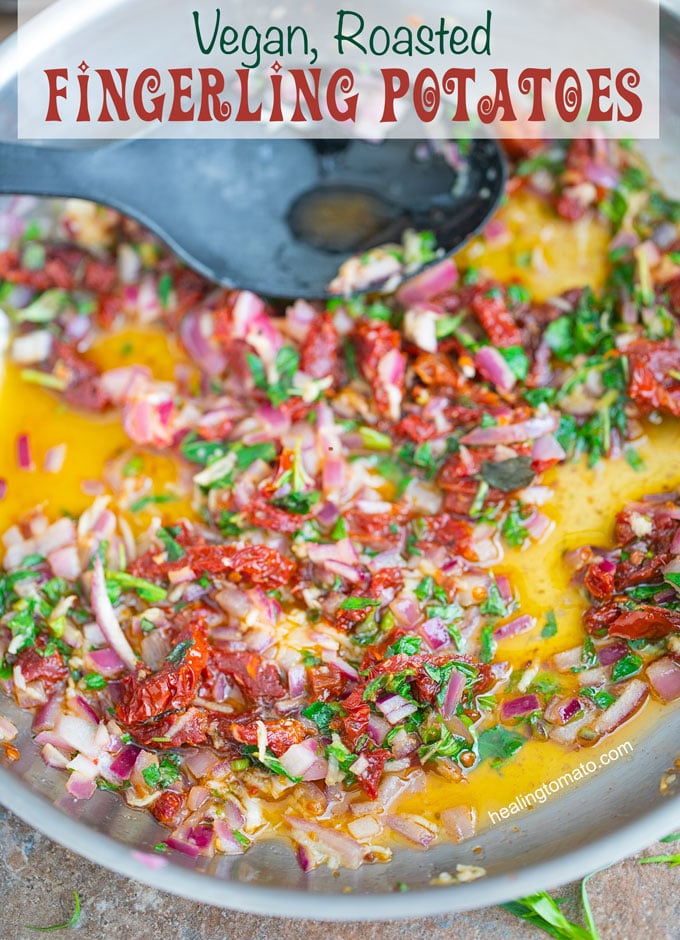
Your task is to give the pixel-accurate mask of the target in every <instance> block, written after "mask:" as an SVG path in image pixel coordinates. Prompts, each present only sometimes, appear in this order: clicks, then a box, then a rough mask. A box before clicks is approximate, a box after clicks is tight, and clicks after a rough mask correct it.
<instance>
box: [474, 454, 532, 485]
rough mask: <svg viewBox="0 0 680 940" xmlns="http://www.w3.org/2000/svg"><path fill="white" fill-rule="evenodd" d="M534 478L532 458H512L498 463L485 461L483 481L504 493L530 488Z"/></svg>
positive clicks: (483, 464)
mask: <svg viewBox="0 0 680 940" xmlns="http://www.w3.org/2000/svg"><path fill="white" fill-rule="evenodd" d="M534 476H535V474H534V471H533V470H532V469H531V457H524V456H521V457H510V459H509V460H500V461H498V462H492V461H490V460H485V461H484V462H483V463H482V479H483V480H484V481H485V482H486V483H488V485H489V486H493V487H495V488H496V489H497V490H502V492H503V493H511V492H512V491H513V490H520V489H523V488H524V487H525V486H529V485H530V484H531V483H533V480H534Z"/></svg>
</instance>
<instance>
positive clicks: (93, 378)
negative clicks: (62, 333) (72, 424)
mask: <svg viewBox="0 0 680 940" xmlns="http://www.w3.org/2000/svg"><path fill="white" fill-rule="evenodd" d="M47 367H48V369H49V370H50V371H51V372H53V373H54V374H55V375H57V376H58V377H59V378H61V379H63V380H64V382H65V383H66V387H65V388H64V390H63V392H62V396H63V398H64V400H65V401H66V402H68V403H69V404H70V405H73V406H74V407H76V408H84V409H85V410H87V411H103V410H104V409H105V408H107V407H108V406H109V405H110V404H111V401H110V399H109V397H108V395H107V394H106V392H105V391H104V389H103V388H102V386H101V384H100V382H99V369H98V368H97V366H96V365H95V364H94V363H93V362H90V361H89V360H88V359H85V358H84V357H83V356H81V355H80V353H78V352H77V351H76V350H75V349H74V348H73V347H72V346H69V345H68V344H67V343H63V342H61V341H59V340H54V341H53V343H52V349H51V352H50V358H49V360H48V362H47Z"/></svg>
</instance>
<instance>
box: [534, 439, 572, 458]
mask: <svg viewBox="0 0 680 940" xmlns="http://www.w3.org/2000/svg"><path fill="white" fill-rule="evenodd" d="M566 456H567V455H566V453H565V452H564V448H563V447H562V445H561V444H560V442H559V441H558V440H557V438H556V437H555V436H554V435H553V434H546V435H545V436H544V437H539V438H538V440H536V441H534V443H533V446H532V448H531V459H532V460H539V461H540V462H541V463H547V462H548V461H553V460H556V461H559V460H564V458H565V457H566Z"/></svg>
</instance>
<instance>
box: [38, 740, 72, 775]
mask: <svg viewBox="0 0 680 940" xmlns="http://www.w3.org/2000/svg"><path fill="white" fill-rule="evenodd" d="M40 756H41V757H42V759H43V761H44V762H45V763H46V764H47V766H48V767H54V768H55V769H56V770H66V768H67V767H68V765H69V761H70V758H69V756H68V755H67V754H64V752H63V751H60V750H59V748H58V747H55V746H54V744H44V745H43V746H42V748H41V750H40Z"/></svg>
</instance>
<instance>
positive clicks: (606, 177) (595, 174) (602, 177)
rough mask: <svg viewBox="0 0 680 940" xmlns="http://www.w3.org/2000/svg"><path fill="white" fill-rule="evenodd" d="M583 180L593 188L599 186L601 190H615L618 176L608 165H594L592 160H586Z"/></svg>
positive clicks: (617, 172) (616, 171)
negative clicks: (591, 184)
mask: <svg viewBox="0 0 680 940" xmlns="http://www.w3.org/2000/svg"><path fill="white" fill-rule="evenodd" d="M584 174H585V178H586V179H587V180H588V182H590V183H594V184H595V186H601V187H602V188H603V189H616V187H617V185H618V182H619V178H620V174H619V171H618V170H616V169H615V168H614V167H613V166H611V164H609V163H596V162H595V161H594V160H588V162H587V163H586V164H585V167H584Z"/></svg>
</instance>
